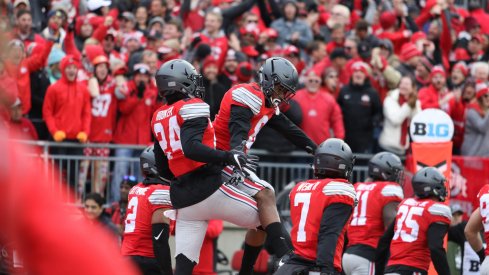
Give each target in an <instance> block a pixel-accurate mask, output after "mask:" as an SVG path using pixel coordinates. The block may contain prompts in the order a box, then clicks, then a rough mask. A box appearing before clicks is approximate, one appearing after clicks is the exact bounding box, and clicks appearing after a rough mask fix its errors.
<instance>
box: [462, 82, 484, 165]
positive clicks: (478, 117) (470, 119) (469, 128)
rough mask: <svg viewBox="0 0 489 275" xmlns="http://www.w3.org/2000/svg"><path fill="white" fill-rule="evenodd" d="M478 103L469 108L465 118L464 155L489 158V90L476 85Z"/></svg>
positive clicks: (480, 84) (479, 84) (481, 85)
mask: <svg viewBox="0 0 489 275" xmlns="http://www.w3.org/2000/svg"><path fill="white" fill-rule="evenodd" d="M476 92H477V94H476V98H477V102H476V103H473V104H471V105H470V106H469V108H468V110H467V113H466V116H465V133H464V141H463V143H462V155H464V156H479V157H489V88H488V87H487V85H486V84H485V83H478V84H477V85H476Z"/></svg>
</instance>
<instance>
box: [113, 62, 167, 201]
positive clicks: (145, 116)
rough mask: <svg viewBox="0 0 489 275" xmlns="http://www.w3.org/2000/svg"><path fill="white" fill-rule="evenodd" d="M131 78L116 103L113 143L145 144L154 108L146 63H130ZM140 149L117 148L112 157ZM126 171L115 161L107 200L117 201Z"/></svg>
mask: <svg viewBox="0 0 489 275" xmlns="http://www.w3.org/2000/svg"><path fill="white" fill-rule="evenodd" d="M133 71H134V77H133V79H132V80H130V81H128V83H127V88H128V89H127V90H128V94H127V95H126V96H125V98H124V99H122V100H119V101H118V102H117V105H118V106H117V107H118V108H117V109H118V110H119V112H120V117H119V120H118V121H117V125H116V128H115V133H114V137H113V142H114V143H116V144H132V145H148V144H150V143H151V129H150V123H149V122H150V121H151V117H152V115H153V112H154V111H155V109H156V97H157V94H158V93H157V91H156V87H155V86H154V85H152V84H151V82H150V80H151V78H150V77H151V75H150V69H149V67H148V65H146V64H143V63H138V64H136V65H134V70H133ZM140 154H141V151H140V150H133V149H128V148H119V149H116V150H115V156H116V157H138V156H139V155H140ZM133 168H134V170H131V171H134V175H139V174H140V173H139V165H134V167H133ZM128 172H129V162H126V161H117V162H116V164H115V166H114V172H113V178H112V186H111V197H109V200H110V202H114V201H118V200H119V189H120V187H119V184H120V183H121V180H122V177H123V176H124V175H127V174H128Z"/></svg>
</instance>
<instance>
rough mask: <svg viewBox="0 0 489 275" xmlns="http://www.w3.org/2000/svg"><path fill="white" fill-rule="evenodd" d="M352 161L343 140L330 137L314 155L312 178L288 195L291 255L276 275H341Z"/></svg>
mask: <svg viewBox="0 0 489 275" xmlns="http://www.w3.org/2000/svg"><path fill="white" fill-rule="evenodd" d="M354 162H355V158H354V156H353V154H352V152H351V149H350V147H349V146H348V144H346V143H345V142H344V141H342V140H340V139H336V138H330V139H327V140H326V141H324V142H323V143H321V144H320V145H319V147H318V148H317V150H316V152H315V154H314V176H315V179H311V180H307V181H303V182H299V183H297V185H296V186H295V187H294V188H292V191H291V192H290V216H291V220H292V231H291V238H292V244H293V246H294V253H293V254H292V255H291V256H290V258H289V259H287V260H286V261H285V264H283V265H282V266H281V267H280V268H279V269H278V270H277V272H276V273H275V275H289V274H309V272H310V271H317V272H319V273H320V274H324V275H326V274H340V273H341V255H342V253H343V246H344V236H345V231H346V230H347V228H348V225H349V223H350V220H351V216H352V212H353V208H354V205H355V201H356V197H355V196H356V194H355V189H354V188H353V185H352V184H351V183H350V182H349V181H348V179H349V178H350V176H351V173H352V170H353V165H354Z"/></svg>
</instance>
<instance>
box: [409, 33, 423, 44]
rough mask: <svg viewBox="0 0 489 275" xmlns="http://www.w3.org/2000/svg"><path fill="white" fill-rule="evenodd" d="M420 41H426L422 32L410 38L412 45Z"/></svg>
mask: <svg viewBox="0 0 489 275" xmlns="http://www.w3.org/2000/svg"><path fill="white" fill-rule="evenodd" d="M420 39H426V34H425V33H424V32H422V31H419V32H415V33H413V35H412V36H411V42H412V43H414V44H416V42H418V40H420Z"/></svg>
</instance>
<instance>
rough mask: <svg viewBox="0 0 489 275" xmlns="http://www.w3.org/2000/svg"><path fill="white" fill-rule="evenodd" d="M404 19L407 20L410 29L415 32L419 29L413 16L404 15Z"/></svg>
mask: <svg viewBox="0 0 489 275" xmlns="http://www.w3.org/2000/svg"><path fill="white" fill-rule="evenodd" d="M404 19H405V20H406V21H405V22H406V27H407V28H408V30H410V31H411V32H413V33H415V32H417V31H419V28H418V25H417V24H416V22H414V20H413V18H412V17H411V16H410V15H408V16H406V17H404Z"/></svg>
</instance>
